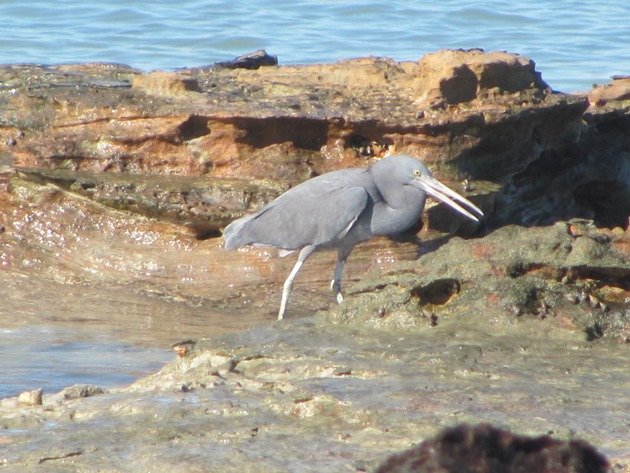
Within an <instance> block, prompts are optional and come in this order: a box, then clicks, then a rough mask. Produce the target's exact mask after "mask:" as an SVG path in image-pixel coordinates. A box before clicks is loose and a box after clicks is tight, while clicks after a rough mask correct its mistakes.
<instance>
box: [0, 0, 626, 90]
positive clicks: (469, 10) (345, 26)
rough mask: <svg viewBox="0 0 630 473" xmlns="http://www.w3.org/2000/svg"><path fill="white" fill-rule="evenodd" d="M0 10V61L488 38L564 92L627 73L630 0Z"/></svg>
mask: <svg viewBox="0 0 630 473" xmlns="http://www.w3.org/2000/svg"><path fill="white" fill-rule="evenodd" d="M0 18H1V19H2V21H1V22H0V63H22V62H35V63H44V64H51V63H52V64H54V63H67V62H85V61H105V62H120V63H124V64H129V65H131V66H134V67H137V68H140V69H145V70H150V69H174V68H178V67H190V66H200V65H206V64H211V63H214V62H216V61H220V60H226V59H230V58H232V57H235V56H238V55H240V54H243V53H246V52H250V51H253V50H256V49H261V48H264V49H266V50H267V52H269V53H270V54H275V55H277V56H278V57H279V60H280V63H281V64H296V63H298V64H299V63H316V62H330V61H334V60H338V59H344V58H350V57H357V56H369V55H375V56H388V57H392V58H394V59H397V60H415V59H417V58H419V57H421V56H422V55H424V54H425V53H427V52H430V51H434V50H436V49H440V48H473V47H480V48H484V49H486V50H507V51H511V52H517V53H520V54H524V55H526V56H528V57H531V58H532V59H534V60H535V61H536V63H537V65H538V70H539V71H541V72H542V73H543V78H544V79H545V80H546V81H547V82H548V83H549V84H550V85H551V86H552V87H553V88H555V89H557V90H563V91H567V92H570V91H576V90H586V89H589V88H590V87H591V85H592V84H593V83H596V82H597V83H602V82H607V81H608V80H609V77H610V76H611V75H613V74H630V26H629V25H630V23H629V21H630V20H629V19H630V2H629V1H627V0H599V1H597V2H591V1H586V0H567V1H561V2H560V1H551V0H527V1H523V0H513V1H512V0H503V1H500V0H499V1H473V0H424V1H415V2H414V1H409V0H390V1H388V2H370V1H355V0H350V1H338V0H319V1H317V0H310V1H305V0H302V1H299V0H296V1H278V0H269V1H265V2H261V1H253V0H229V1H228V0H180V1H172V0H155V1H152V2H145V1H139V0H104V1H101V2H86V1H84V0H81V1H79V0H57V1H55V2H51V1H49V0H29V1H28V2H24V1H23V0H3V1H2V2H0Z"/></svg>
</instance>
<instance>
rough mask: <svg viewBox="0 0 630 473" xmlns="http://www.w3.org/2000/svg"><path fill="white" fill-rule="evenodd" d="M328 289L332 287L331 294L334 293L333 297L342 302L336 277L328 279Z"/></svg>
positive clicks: (339, 285) (339, 283) (339, 302)
mask: <svg viewBox="0 0 630 473" xmlns="http://www.w3.org/2000/svg"><path fill="white" fill-rule="evenodd" d="M330 289H332V292H333V294H335V299H336V300H337V303H338V304H341V303H342V302H343V296H342V295H341V282H340V281H339V280H338V279H333V280H332V281H330Z"/></svg>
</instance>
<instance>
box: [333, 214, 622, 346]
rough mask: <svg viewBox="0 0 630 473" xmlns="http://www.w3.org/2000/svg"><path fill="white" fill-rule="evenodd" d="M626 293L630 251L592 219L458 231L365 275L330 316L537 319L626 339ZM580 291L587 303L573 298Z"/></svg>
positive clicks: (396, 320)
mask: <svg viewBox="0 0 630 473" xmlns="http://www.w3.org/2000/svg"><path fill="white" fill-rule="evenodd" d="M579 225H581V226H583V227H584V228H585V233H584V234H581V235H580V236H574V235H572V234H571V233H570V232H569V228H570V227H575V226H579ZM588 228H590V230H588V231H587V229H588ZM621 238H622V236H621V235H619V236H618V237H617V238H616V239H619V240H620V239H621ZM628 291H630V258H629V257H628V255H627V254H624V253H621V252H618V251H616V250H615V249H614V246H612V245H611V238H610V237H608V236H606V233H602V232H598V231H597V230H596V229H595V228H594V227H593V226H592V224H588V223H587V222H583V221H574V222H573V223H569V224H567V223H564V222H559V223H557V224H555V225H552V226H549V227H539V228H524V227H518V226H507V227H503V228H500V229H497V230H495V231H493V232H492V233H490V234H489V235H487V236H485V237H484V238H483V239H473V240H464V239H461V238H453V239H451V240H450V241H448V243H446V244H444V245H443V246H441V247H440V248H439V249H438V250H436V251H433V252H431V253H429V254H426V255H424V256H422V257H420V258H419V259H418V260H417V261H415V262H412V263H405V264H403V265H401V266H400V268H399V269H396V270H393V271H391V272H389V273H387V274H379V273H372V274H368V275H366V276H365V277H364V278H363V280H362V282H361V283H359V284H356V285H354V286H353V287H351V288H350V289H349V294H350V295H351V296H350V297H347V299H346V303H344V304H343V305H341V306H339V307H335V308H334V309H332V310H331V314H330V318H331V320H333V321H336V322H342V321H343V322H344V323H359V324H366V325H370V326H374V327H380V328H386V327H393V326H395V327H413V326H419V327H424V326H428V325H431V324H436V323H439V319H441V318H442V317H454V316H455V317H475V318H477V320H478V323H480V324H487V325H489V326H491V325H496V324H497V323H498V325H506V324H508V325H509V324H513V323H515V322H516V320H517V319H518V318H519V317H538V318H551V319H552V320H553V321H554V322H553V323H556V324H560V325H569V324H575V325H574V326H575V327H581V328H582V329H583V330H587V331H588V330H590V329H589V327H592V326H593V325H597V326H599V327H600V329H599V330H600V333H599V336H601V335H603V334H605V335H607V336H610V337H613V338H619V339H621V340H626V339H627V337H628V336H630V310H629V309H628V296H629V295H630V294H629V293H628ZM582 293H584V294H586V295H585V296H583V298H584V297H585V298H586V299H585V300H584V301H583V302H584V303H580V297H579V296H577V299H572V296H573V295H575V294H582ZM576 301H577V302H576ZM592 301H597V302H592ZM604 321H606V322H604ZM604 327H605V328H604Z"/></svg>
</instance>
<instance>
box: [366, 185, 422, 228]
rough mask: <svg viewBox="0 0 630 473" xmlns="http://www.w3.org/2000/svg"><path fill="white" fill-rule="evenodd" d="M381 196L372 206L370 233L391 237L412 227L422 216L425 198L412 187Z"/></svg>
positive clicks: (419, 191)
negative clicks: (381, 199) (380, 199)
mask: <svg viewBox="0 0 630 473" xmlns="http://www.w3.org/2000/svg"><path fill="white" fill-rule="evenodd" d="M388 194H389V195H384V194H383V193H382V192H381V195H382V196H383V199H384V201H383V202H378V203H376V204H375V206H374V210H373V215H372V231H373V232H374V233H375V234H377V235H392V234H396V233H400V232H404V231H405V230H407V229H409V228H411V227H413V226H414V225H415V224H416V223H418V220H419V219H420V217H421V216H422V210H423V209H424V202H425V200H426V196H425V194H424V192H422V191H421V190H419V189H416V188H414V187H402V188H398V189H397V190H396V191H395V192H389V193H388Z"/></svg>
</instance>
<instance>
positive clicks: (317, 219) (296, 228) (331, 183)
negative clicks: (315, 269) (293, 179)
mask: <svg viewBox="0 0 630 473" xmlns="http://www.w3.org/2000/svg"><path fill="white" fill-rule="evenodd" d="M343 177H344V176H343V175H341V176H332V177H330V176H327V175H323V176H320V178H315V179H311V180H310V181H306V182H304V183H303V184H301V185H299V186H296V187H294V188H293V189H291V190H289V191H288V192H286V193H284V194H282V195H281V196H280V197H278V198H277V199H276V200H274V201H273V202H271V203H269V204H268V205H266V206H265V207H263V208H262V209H261V210H260V211H259V212H257V213H256V214H254V215H252V216H249V217H244V218H243V219H241V220H238V221H236V222H233V223H232V224H230V225H229V226H228V227H227V228H226V231H225V233H224V237H225V241H226V248H230V247H231V248H234V247H238V246H241V245H245V244H250V243H259V244H265V245H272V246H276V247H278V248H283V249H286V250H293V249H297V248H302V247H304V246H307V245H323V244H326V243H330V242H333V241H335V240H336V239H339V238H343V237H344V236H345V235H346V234H347V233H348V231H349V230H350V229H351V228H352V226H353V225H354V223H355V222H356V221H357V219H358V218H359V216H360V215H361V213H362V212H363V211H364V210H365V208H366V205H367V202H368V198H369V197H368V192H367V191H366V190H365V189H364V188H363V187H360V186H353V185H350V186H348V185H344V184H345V181H347V179H342V178H343ZM230 227H232V228H230ZM226 235H227V236H226Z"/></svg>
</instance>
